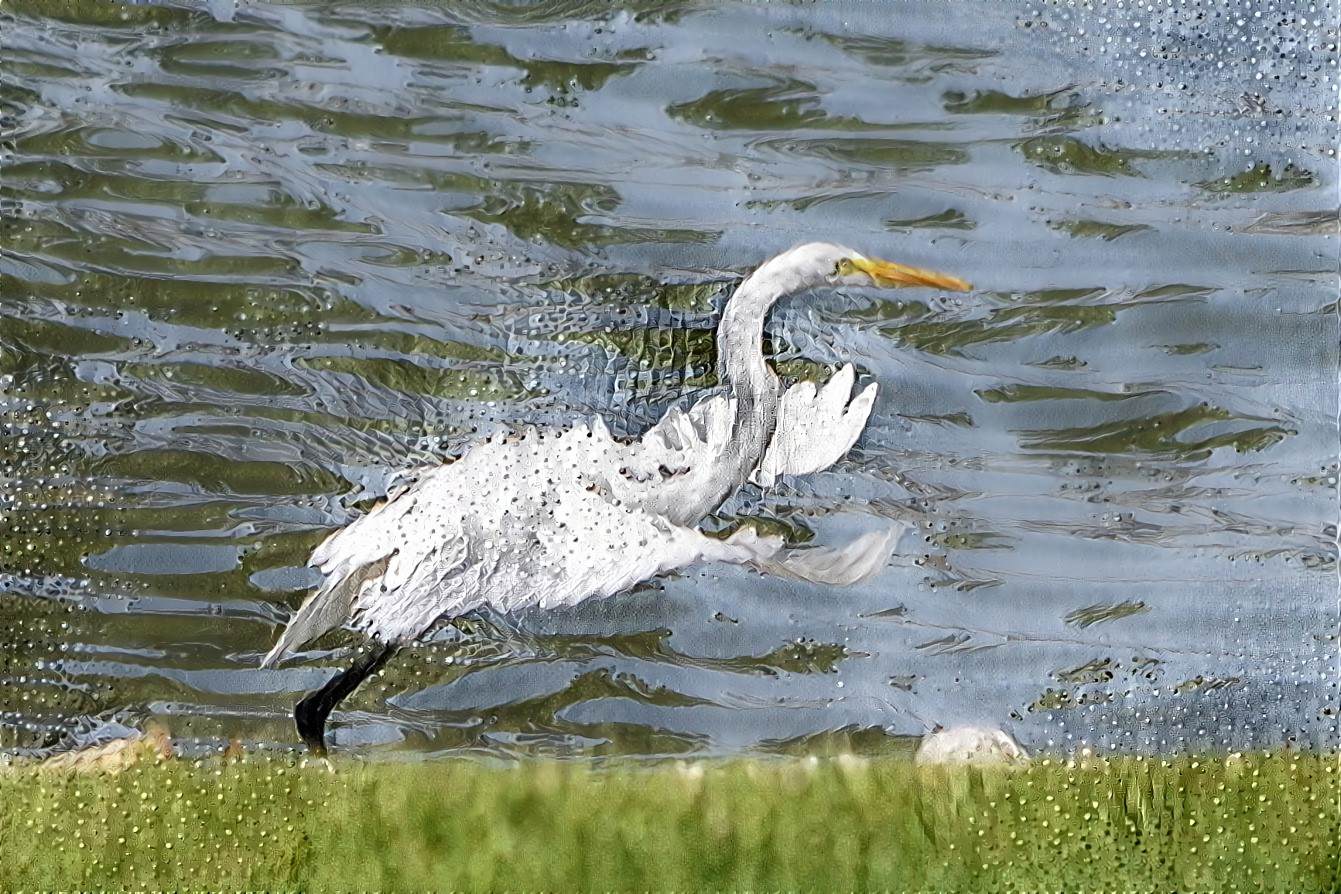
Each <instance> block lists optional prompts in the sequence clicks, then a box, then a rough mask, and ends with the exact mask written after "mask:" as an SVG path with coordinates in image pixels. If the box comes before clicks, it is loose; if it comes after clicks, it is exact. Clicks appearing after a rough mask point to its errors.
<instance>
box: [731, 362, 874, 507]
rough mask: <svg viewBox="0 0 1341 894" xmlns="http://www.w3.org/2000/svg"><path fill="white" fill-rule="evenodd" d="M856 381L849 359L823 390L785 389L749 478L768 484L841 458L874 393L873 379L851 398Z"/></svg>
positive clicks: (800, 385)
mask: <svg viewBox="0 0 1341 894" xmlns="http://www.w3.org/2000/svg"><path fill="white" fill-rule="evenodd" d="M855 380H856V372H855V370H853V368H852V364H850V363H848V364H845V365H844V366H843V368H842V369H840V370H839V371H838V372H837V373H835V374H834V376H833V378H831V379H830V380H829V381H828V382H826V383H825V384H824V387H822V388H817V387H816V385H815V383H814V382H798V383H797V384H795V385H793V386H792V387H790V388H788V389H787V390H786V392H784V393H783V395H782V400H781V401H780V402H779V405H778V424H777V428H776V429H775V430H774V432H773V438H772V439H771V440H770V441H769V443H768V449H767V450H766V451H765V452H764V458H763V460H761V461H760V463H759V466H758V468H757V469H755V471H754V473H753V474H751V475H750V480H751V481H752V482H754V483H755V484H757V485H759V486H760V487H772V486H773V484H774V483H776V481H777V480H778V478H779V477H781V476H783V475H806V474H809V473H811V472H818V471H820V470H821V469H827V468H828V467H829V466H831V465H833V464H834V463H836V462H838V460H840V459H842V457H843V454H845V453H847V452H848V450H850V449H852V445H853V444H855V443H856V442H857V438H858V437H859V436H860V435H861V432H862V429H863V428H865V427H866V420H867V419H869V418H870V415H871V408H872V407H874V406H875V396H876V394H877V386H876V384H875V383H874V382H872V383H871V384H870V385H867V386H866V387H865V388H863V389H862V390H861V392H860V393H859V394H858V395H857V396H856V397H852V396H851V395H852V386H853V382H854V381H855ZM849 398H850V400H849Z"/></svg>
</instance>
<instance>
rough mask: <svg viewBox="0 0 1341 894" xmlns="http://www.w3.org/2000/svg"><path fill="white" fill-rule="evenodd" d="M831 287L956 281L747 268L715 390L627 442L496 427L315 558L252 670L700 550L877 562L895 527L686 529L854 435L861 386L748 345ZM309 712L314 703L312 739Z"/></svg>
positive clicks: (842, 270) (794, 257)
mask: <svg viewBox="0 0 1341 894" xmlns="http://www.w3.org/2000/svg"><path fill="white" fill-rule="evenodd" d="M841 284H852V285H871V284H877V285H916V284H922V285H939V286H942V287H947V288H956V289H963V288H967V284H965V283H963V282H961V281H959V280H956V279H954V278H952V277H947V276H944V275H942V274H936V273H932V272H930V271H924V270H916V269H913V268H907V267H902V266H900V265H896V264H889V263H887V262H883V261H877V260H875V259H872V258H866V257H864V256H862V255H860V254H858V253H856V252H853V251H851V250H849V249H845V248H841V247H839V246H834V245H828V244H825V243H812V244H809V245H803V246H800V247H798V248H795V249H792V250H791V251H789V252H786V253H784V254H782V255H779V256H778V257H776V258H774V259H773V260H771V261H769V262H767V263H765V264H764V265H762V266H761V267H760V268H759V269H758V270H756V271H755V272H754V273H753V274H752V275H751V276H749V277H748V278H746V280H745V281H744V282H743V283H742V284H741V286H740V287H739V288H738V289H737V290H736V293H735V294H734V295H733V296H732V297H731V299H730V301H729V302H728V305H727V308H726V310H725V312H724V313H723V317H722V322H721V324H720V326H719V328H718V345H717V346H718V378H719V382H720V386H721V389H720V391H719V392H718V393H715V394H712V395H710V396H708V397H706V398H704V399H702V400H700V401H698V402H697V403H695V404H694V405H693V406H692V407H690V408H689V409H688V410H680V409H678V408H677V409H673V410H671V411H670V412H668V413H667V414H666V415H665V416H664V417H663V418H662V419H661V420H660V421H659V422H658V423H657V424H656V425H655V426H653V427H652V428H651V429H649V430H648V431H647V432H646V433H645V434H644V435H643V436H642V437H641V438H640V439H638V440H636V441H633V442H631V443H629V442H622V441H619V440H616V439H615V438H613V437H612V436H611V435H610V433H609V431H608V430H607V429H606V427H605V425H604V423H602V422H601V421H600V420H599V419H597V420H592V421H588V422H582V423H579V424H577V425H575V426H573V427H572V428H569V429H566V430H559V431H556V430H538V429H528V430H526V431H524V432H521V433H519V434H515V435H510V436H506V437H494V438H491V439H489V440H487V441H484V442H482V443H480V444H477V445H475V446H474V447H472V448H470V449H469V450H467V451H466V452H465V453H464V454H463V455H462V456H461V457H460V458H459V459H457V460H456V461H455V462H451V463H448V464H446V465H443V466H440V467H437V468H434V469H430V470H428V471H424V472H422V473H420V474H419V475H418V477H417V479H416V480H414V481H413V483H412V484H410V485H409V487H408V488H406V489H404V490H403V491H402V492H400V493H398V494H395V495H393V496H391V497H390V498H389V499H388V501H387V502H385V503H383V504H382V505H380V506H378V507H377V508H376V509H374V510H373V511H371V512H369V513H368V514H367V515H365V516H363V517H362V518H359V519H357V520H356V521H354V522H353V523H352V524H350V525H349V526H347V527H345V528H343V529H341V530H339V531H336V532H335V533H334V534H332V535H331V536H330V537H328V538H327V539H326V540H325V541H324V542H323V543H322V544H321V545H320V546H318V547H317V549H316V550H315V551H314V552H313V553H312V557H311V560H310V564H311V565H313V566H315V567H316V568H318V569H320V571H321V573H322V574H323V576H324V580H323V583H322V584H321V586H320V587H318V588H317V590H316V591H315V592H314V593H313V594H312V595H311V596H310V597H309V598H308V600H307V602H306V603H304V605H303V607H302V608H301V609H300V610H299V611H298V613H297V614H296V615H295V616H294V618H293V619H292V620H291V621H290V623H289V625H288V626H287V628H286V629H285V630H284V632H283V634H281V636H280V638H279V641H278V642H277V643H276V644H275V646H274V648H273V649H271V650H270V652H269V653H268V654H267V655H266V656H265V658H264V659H263V662H262V663H263V664H264V665H265V666H272V665H274V664H275V663H276V662H278V661H279V660H280V659H282V658H283V657H284V655H285V654H286V653H288V652H290V651H292V650H293V649H295V648H298V647H299V646H301V645H302V644H303V643H305V642H307V641H308V640H310V639H312V638H314V637H316V636H318V635H320V634H322V633H324V632H325V631H327V630H330V629H332V628H333V627H336V626H338V625H340V624H343V623H346V622H349V621H352V623H353V624H354V626H356V627H357V628H358V629H360V630H362V631H363V632H364V633H366V634H367V635H369V636H370V637H373V638H374V639H376V640H378V641H380V642H382V643H385V644H389V645H392V646H394V645H397V644H400V643H404V642H407V641H409V640H412V639H414V638H415V637H417V636H419V635H420V634H422V633H424V632H425V631H427V630H428V629H429V628H431V627H432V626H433V625H434V624H435V623H437V622H438V621H439V620H441V619H444V618H451V617H455V616H457V615H460V614H462V613H464V612H468V611H471V610H473V609H478V608H482V607H488V608H490V609H493V610H495V611H498V612H511V611H515V610H517V609H520V608H523V607H530V606H537V607H540V608H553V607H556V606H561V605H572V604H575V603H577V602H581V601H582V600H584V599H590V598H593V597H599V596H608V595H611V594H613V593H618V592H620V591H623V590H627V589H629V588H630V587H632V586H634V585H635V584H637V583H639V582H640V581H644V580H647V579H649V578H652V577H655V576H657V575H659V574H664V573H666V572H668V571H672V570H675V569H679V568H684V567H686V566H688V565H691V564H693V563H695V562H700V561H720V562H735V563H750V564H753V565H756V566H758V567H760V568H763V569H765V570H767V571H771V572H773V573H776V574H780V575H783V576H787V577H793V578H799V579H803V580H809V581H815V582H819V583H832V584H846V583H853V582H856V581H857V580H860V579H862V578H864V577H866V576H869V575H871V574H874V573H875V572H877V571H879V570H880V569H881V568H882V567H883V566H884V564H885V561H886V559H887V558H888V556H889V553H890V551H891V549H892V548H893V546H894V542H895V540H896V539H897V537H898V535H899V534H900V533H901V532H902V530H903V528H902V527H901V526H895V527H893V528H891V529H888V530H883V531H877V532H873V533H871V534H867V535H866V536H864V537H861V538H858V539H857V540H856V541H854V542H853V543H851V544H848V545H847V546H846V547H843V548H840V549H837V550H826V549H819V548H807V549H797V550H788V549H785V548H784V544H783V542H782V540H781V538H777V537H761V536H758V535H757V534H756V533H755V532H754V531H753V530H752V529H750V528H744V529H742V530H741V531H739V532H738V533H736V534H735V535H733V536H732V537H729V538H726V539H725V540H721V539H715V538H712V537H708V536H706V535H704V534H703V533H701V532H700V531H698V530H697V529H696V528H695V527H694V526H695V525H696V524H697V523H698V522H699V521H701V520H702V519H703V518H704V517H705V516H706V515H708V514H709V513H711V512H712V511H714V510H715V509H716V508H717V507H718V506H720V505H721V504H722V502H723V501H724V500H725V499H726V498H727V497H729V496H730V495H731V494H732V493H733V492H735V490H736V489H737V488H739V487H740V486H741V485H743V484H744V483H745V482H746V481H747V480H749V481H752V482H754V483H755V484H757V485H759V486H761V487H770V486H772V485H773V484H774V483H775V482H776V481H777V480H778V479H779V478H780V477H781V476H784V475H802V474H808V473H811V472H816V471H819V470H821V469H824V468H827V467H828V466H830V465H832V464H833V463H835V462H837V461H838V460H839V459H840V458H841V457H842V456H843V455H844V454H845V453H846V452H847V451H848V450H849V449H850V448H851V446H852V444H853V443H854V442H855V441H856V439H857V437H858V436H859V435H860V434H861V431H862V429H863V427H864V426H865V424H866V420H867V418H868V417H869V416H870V413H871V408H872V406H873V405H874V402H875V397H876V392H877V386H876V385H875V384H871V385H868V386H867V387H866V388H864V389H863V390H862V391H861V392H860V393H859V394H858V395H857V396H856V397H855V398H853V396H852V389H853V385H854V381H855V377H856V376H855V372H854V370H853V368H852V366H851V365H850V364H849V365H846V366H844V367H843V368H842V369H840V370H839V371H838V372H837V373H836V374H835V375H834V376H833V377H832V378H831V379H830V380H829V382H828V383H826V384H825V385H824V386H823V387H817V386H816V385H815V383H813V382H801V383H798V384H796V385H793V386H792V387H791V388H788V389H786V390H784V389H783V388H782V385H781V383H780V381H779V380H778V378H777V376H776V375H775V374H774V373H773V371H772V370H771V369H769V368H768V366H767V364H766V363H765V362H764V357H763V351H762V337H763V324H764V318H765V316H766V314H767V312H768V310H769V309H770V308H771V307H772V306H773V304H774V303H776V302H777V301H778V300H779V299H780V298H781V297H783V296H785V295H788V294H791V293H793V292H797V291H802V290H805V289H809V288H814V287H817V286H825V285H830V286H833V285H841ZM364 673H366V668H365V669H363V670H361V671H360V674H359V675H358V676H357V679H361V678H362V674H364ZM357 679H356V680H355V681H354V683H353V684H352V685H357ZM343 693H344V690H340V692H337V693H335V695H333V696H331V697H330V698H328V699H327V701H329V702H330V703H331V704H334V702H335V701H338V699H339V698H342V697H343ZM301 707H302V706H301V705H300V708H301ZM325 710H329V706H327V707H326V708H325ZM318 713H320V712H318ZM321 723H324V714H321V716H320V722H319V723H317V726H316V733H315V736H314V737H313V738H311V739H310V743H311V744H313V745H314V747H315V746H317V745H321V744H322V743H321V738H320V734H321V726H320V724H321ZM301 728H302V722H301V720H300V729H301ZM304 735H305V737H307V736H308V734H307V733H305V734H304ZM322 747H324V746H322Z"/></svg>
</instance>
